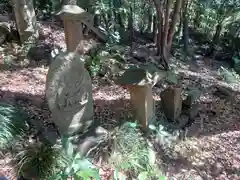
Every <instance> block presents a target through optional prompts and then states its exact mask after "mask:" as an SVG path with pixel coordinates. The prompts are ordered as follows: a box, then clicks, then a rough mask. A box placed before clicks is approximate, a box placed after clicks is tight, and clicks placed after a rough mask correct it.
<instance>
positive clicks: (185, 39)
mask: <svg viewBox="0 0 240 180" xmlns="http://www.w3.org/2000/svg"><path fill="white" fill-rule="evenodd" d="M183 6H184V8H183V44H184V51H185V53H186V54H187V55H189V47H188V34H189V29H188V0H183Z"/></svg>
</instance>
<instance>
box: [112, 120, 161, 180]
mask: <svg viewBox="0 0 240 180" xmlns="http://www.w3.org/2000/svg"><path fill="white" fill-rule="evenodd" d="M113 140H114V141H113V151H112V152H111V155H110V158H109V162H110V164H112V166H113V169H114V179H118V176H119V175H118V172H123V173H124V174H126V176H128V177H129V178H130V179H133V178H138V179H139V180H145V179H147V178H153V177H157V178H159V179H161V178H162V176H161V171H160V170H159V169H158V168H157V167H156V164H155V160H156V159H155V153H154V151H153V149H152V147H151V145H150V143H149V142H147V140H146V138H144V137H143V135H142V133H141V132H140V130H139V129H138V127H137V124H136V123H130V122H126V123H124V124H123V125H122V126H121V127H119V128H117V129H116V130H115V133H114V136H113ZM125 178H126V177H125Z"/></svg>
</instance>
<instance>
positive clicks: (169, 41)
mask: <svg viewBox="0 0 240 180" xmlns="http://www.w3.org/2000/svg"><path fill="white" fill-rule="evenodd" d="M181 5H182V0H177V1H176V3H175V7H174V11H173V19H172V23H171V26H170V29H169V31H168V39H167V44H168V49H169V50H170V48H171V46H172V40H173V35H174V32H175V27H176V24H177V22H178V20H179V17H180V10H181Z"/></svg>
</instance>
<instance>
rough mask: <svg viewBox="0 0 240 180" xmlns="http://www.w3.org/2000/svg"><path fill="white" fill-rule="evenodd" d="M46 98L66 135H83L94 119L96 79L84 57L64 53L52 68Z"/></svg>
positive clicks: (56, 120)
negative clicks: (91, 74)
mask: <svg viewBox="0 0 240 180" xmlns="http://www.w3.org/2000/svg"><path fill="white" fill-rule="evenodd" d="M46 98H47V102H48V105H49V109H50V111H51V112H52V115H53V121H54V123H55V124H56V125H57V127H58V128H59V130H60V133H61V134H63V135H68V136H72V135H76V134H79V133H80V134H83V133H84V132H85V131H87V129H88V127H90V126H91V124H92V122H93V99H92V82H91V77H90V75H89V73H88V71H87V70H86V69H85V68H84V63H83V62H82V60H81V56H80V55H78V54H76V53H73V52H70V53H68V52H66V53H60V54H59V55H57V56H56V57H55V59H54V61H53V62H52V63H51V65H50V67H49V71H48V74H47V83H46Z"/></svg>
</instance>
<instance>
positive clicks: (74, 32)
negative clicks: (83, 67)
mask: <svg viewBox="0 0 240 180" xmlns="http://www.w3.org/2000/svg"><path fill="white" fill-rule="evenodd" d="M57 15H60V17H61V19H62V20H63V24H64V33H65V41H66V45H67V50H68V52H78V53H79V54H82V53H83V40H84V37H83V32H82V31H83V27H82V19H85V18H86V17H88V14H87V13H86V12H85V11H84V10H83V9H82V8H80V7H78V6H76V5H65V6H63V8H62V10H61V11H60V12H59V13H58V14H57Z"/></svg>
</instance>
